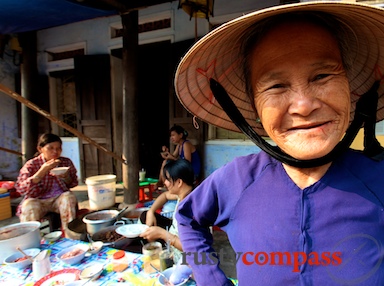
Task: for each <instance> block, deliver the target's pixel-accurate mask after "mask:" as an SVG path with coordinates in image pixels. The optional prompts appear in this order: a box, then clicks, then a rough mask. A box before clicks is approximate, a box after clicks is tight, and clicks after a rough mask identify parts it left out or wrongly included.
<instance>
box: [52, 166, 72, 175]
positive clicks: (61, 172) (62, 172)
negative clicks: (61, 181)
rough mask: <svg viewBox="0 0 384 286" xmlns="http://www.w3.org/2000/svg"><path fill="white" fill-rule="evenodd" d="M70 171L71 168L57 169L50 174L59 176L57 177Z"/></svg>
mask: <svg viewBox="0 0 384 286" xmlns="http://www.w3.org/2000/svg"><path fill="white" fill-rule="evenodd" d="M68 169H69V167H57V168H53V169H52V170H51V171H50V172H51V173H52V174H54V175H56V176H57V175H62V174H64V173H65V172H67V170H68Z"/></svg>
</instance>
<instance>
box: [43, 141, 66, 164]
mask: <svg viewBox="0 0 384 286" xmlns="http://www.w3.org/2000/svg"><path fill="white" fill-rule="evenodd" d="M39 151H40V153H43V155H44V158H45V160H46V161H49V160H51V159H57V158H59V157H60V155H61V152H62V149H61V144H60V142H52V143H48V144H46V145H44V147H39Z"/></svg>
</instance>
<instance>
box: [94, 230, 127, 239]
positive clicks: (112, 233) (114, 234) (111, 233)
mask: <svg viewBox="0 0 384 286" xmlns="http://www.w3.org/2000/svg"><path fill="white" fill-rule="evenodd" d="M121 237H122V235H120V234H118V233H117V232H116V231H114V230H111V231H107V232H105V233H104V234H103V235H102V236H100V237H99V240H101V241H102V242H113V241H116V240H118V239H119V238H121Z"/></svg>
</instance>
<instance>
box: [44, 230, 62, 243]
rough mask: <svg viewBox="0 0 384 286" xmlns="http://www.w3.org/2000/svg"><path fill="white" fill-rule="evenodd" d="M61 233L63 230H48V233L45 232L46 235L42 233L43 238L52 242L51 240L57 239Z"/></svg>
mask: <svg viewBox="0 0 384 286" xmlns="http://www.w3.org/2000/svg"><path fill="white" fill-rule="evenodd" d="M62 234H63V232H62V231H60V230H58V231H53V232H50V233H47V234H46V235H44V239H45V240H47V241H50V242H53V241H56V240H58V239H59V238H60V237H61V235H62Z"/></svg>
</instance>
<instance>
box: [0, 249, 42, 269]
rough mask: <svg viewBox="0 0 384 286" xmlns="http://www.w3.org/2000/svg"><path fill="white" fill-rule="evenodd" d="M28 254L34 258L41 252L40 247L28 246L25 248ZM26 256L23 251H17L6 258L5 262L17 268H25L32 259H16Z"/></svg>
mask: <svg viewBox="0 0 384 286" xmlns="http://www.w3.org/2000/svg"><path fill="white" fill-rule="evenodd" d="M23 251H24V252H25V253H26V254H27V255H29V256H31V257H32V258H33V257H35V256H36V255H37V254H39V252H40V249H38V248H28V249H25V250H23ZM22 257H24V255H23V254H22V253H21V252H19V251H18V252H15V253H13V254H11V255H9V256H8V257H7V258H5V259H4V263H5V264H7V265H9V266H11V267H15V268H19V269H23V268H25V267H27V266H29V265H31V264H32V261H31V260H29V259H25V260H22V261H18V262H15V260H17V259H19V258H22Z"/></svg>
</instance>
